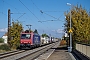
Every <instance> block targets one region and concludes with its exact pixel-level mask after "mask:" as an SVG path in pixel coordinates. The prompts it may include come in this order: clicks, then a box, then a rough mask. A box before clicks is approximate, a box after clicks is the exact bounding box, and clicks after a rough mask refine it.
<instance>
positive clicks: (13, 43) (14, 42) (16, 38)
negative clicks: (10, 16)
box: [9, 21, 23, 49]
mask: <svg viewBox="0 0 90 60" xmlns="http://www.w3.org/2000/svg"><path fill="white" fill-rule="evenodd" d="M22 30H23V27H22V24H21V23H19V22H18V21H16V22H12V26H11V30H10V31H11V40H9V43H10V47H12V48H14V49H16V48H17V47H18V46H19V44H20V43H19V42H20V33H21V31H22Z"/></svg>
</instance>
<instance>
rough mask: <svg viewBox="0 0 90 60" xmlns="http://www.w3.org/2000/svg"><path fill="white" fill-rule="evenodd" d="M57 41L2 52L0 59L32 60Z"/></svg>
mask: <svg viewBox="0 0 90 60" xmlns="http://www.w3.org/2000/svg"><path fill="white" fill-rule="evenodd" d="M57 43H58V42H56V43H52V44H49V45H46V46H43V47H39V48H35V49H32V50H20V51H12V52H8V53H4V54H0V60H32V59H34V58H36V57H37V56H39V55H40V54H42V53H43V52H45V51H46V50H48V49H50V48H52V47H53V46H55V45H57Z"/></svg>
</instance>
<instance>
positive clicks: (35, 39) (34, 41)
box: [20, 31, 53, 49]
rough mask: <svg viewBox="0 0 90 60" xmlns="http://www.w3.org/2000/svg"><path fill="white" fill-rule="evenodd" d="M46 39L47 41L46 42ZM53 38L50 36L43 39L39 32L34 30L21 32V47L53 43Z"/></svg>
mask: <svg viewBox="0 0 90 60" xmlns="http://www.w3.org/2000/svg"><path fill="white" fill-rule="evenodd" d="M47 40H48V42H47ZM45 41H46V43H44V42H45ZM52 41H53V39H52V38H51V39H50V38H48V39H44V41H43V39H41V36H40V35H39V34H37V33H33V32H27V31H25V32H22V33H21V34H20V49H22V48H30V49H31V48H34V47H39V46H42V45H45V44H49V43H52Z"/></svg>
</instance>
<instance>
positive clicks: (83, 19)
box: [64, 5, 90, 43]
mask: <svg viewBox="0 0 90 60" xmlns="http://www.w3.org/2000/svg"><path fill="white" fill-rule="evenodd" d="M65 16H66V23H65V24H64V25H65V27H66V28H65V31H69V29H70V26H69V25H70V12H67V13H66V12H65ZM71 21H72V31H73V33H72V37H73V41H78V42H82V43H85V42H86V43H87V41H89V40H90V34H89V32H90V27H89V26H90V16H89V14H88V12H87V11H86V10H85V9H83V8H82V6H81V5H80V6H78V5H77V6H73V7H72V9H71ZM68 34H69V32H68Z"/></svg>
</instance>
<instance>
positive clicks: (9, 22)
mask: <svg viewBox="0 0 90 60" xmlns="http://www.w3.org/2000/svg"><path fill="white" fill-rule="evenodd" d="M10 27H11V13H10V9H8V44H9V41H10V40H11V34H10Z"/></svg>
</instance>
